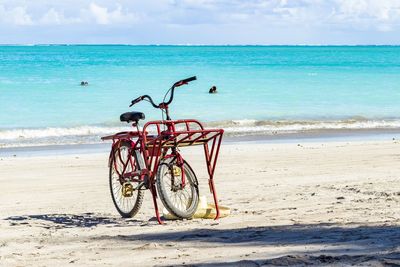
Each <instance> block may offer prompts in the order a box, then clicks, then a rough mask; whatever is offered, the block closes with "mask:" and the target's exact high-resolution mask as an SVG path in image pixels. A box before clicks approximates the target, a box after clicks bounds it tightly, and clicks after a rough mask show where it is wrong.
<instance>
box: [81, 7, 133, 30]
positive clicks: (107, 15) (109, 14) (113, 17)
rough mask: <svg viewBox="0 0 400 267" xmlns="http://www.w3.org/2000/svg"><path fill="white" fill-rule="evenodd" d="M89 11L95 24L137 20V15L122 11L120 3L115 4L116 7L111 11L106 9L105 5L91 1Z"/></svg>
mask: <svg viewBox="0 0 400 267" xmlns="http://www.w3.org/2000/svg"><path fill="white" fill-rule="evenodd" d="M89 11H90V13H91V14H92V15H93V17H94V19H95V21H96V23H97V24H103V25H107V24H119V23H131V22H135V21H137V17H136V16H134V15H133V14H132V13H128V12H123V11H122V7H121V5H117V7H116V9H114V10H112V11H111V10H108V8H107V7H102V6H100V5H97V4H95V3H91V4H90V5H89Z"/></svg>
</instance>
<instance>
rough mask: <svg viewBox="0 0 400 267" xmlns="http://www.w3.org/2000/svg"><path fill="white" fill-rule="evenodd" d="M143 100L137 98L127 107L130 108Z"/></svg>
mask: <svg viewBox="0 0 400 267" xmlns="http://www.w3.org/2000/svg"><path fill="white" fill-rule="evenodd" d="M142 100H143V96H139V97H138V98H136V99H134V100H132V102H131V104H130V105H129V107H132V106H133V105H135V104H137V103H139V102H140V101H142Z"/></svg>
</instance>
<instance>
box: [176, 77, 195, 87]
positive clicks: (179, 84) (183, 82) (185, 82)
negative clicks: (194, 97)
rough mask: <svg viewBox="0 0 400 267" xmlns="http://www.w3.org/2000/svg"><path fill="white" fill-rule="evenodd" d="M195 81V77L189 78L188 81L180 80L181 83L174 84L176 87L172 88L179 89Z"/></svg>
mask: <svg viewBox="0 0 400 267" xmlns="http://www.w3.org/2000/svg"><path fill="white" fill-rule="evenodd" d="M195 80H197V77H196V76H193V77H190V78H187V79H183V80H180V81H179V82H176V83H174V85H173V86H172V87H178V86H181V85H184V84H188V83H189V82H191V81H195Z"/></svg>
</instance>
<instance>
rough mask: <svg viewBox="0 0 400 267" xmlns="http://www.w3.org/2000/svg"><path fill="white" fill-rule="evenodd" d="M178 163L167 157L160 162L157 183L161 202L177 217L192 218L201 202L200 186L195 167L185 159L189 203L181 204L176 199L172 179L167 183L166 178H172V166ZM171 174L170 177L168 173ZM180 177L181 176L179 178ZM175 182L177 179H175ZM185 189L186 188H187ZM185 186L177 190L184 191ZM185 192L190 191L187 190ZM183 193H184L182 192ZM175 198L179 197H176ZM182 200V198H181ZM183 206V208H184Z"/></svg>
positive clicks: (184, 167)
mask: <svg viewBox="0 0 400 267" xmlns="http://www.w3.org/2000/svg"><path fill="white" fill-rule="evenodd" d="M173 165H176V160H175V159H166V160H162V161H161V162H160V165H159V167H158V171H157V178H156V183H157V191H158V193H159V195H160V199H161V202H162V203H163V204H164V207H165V208H166V209H167V210H168V211H169V212H170V213H171V214H172V215H174V216H175V217H178V218H180V219H191V218H192V217H193V215H194V213H195V212H196V210H197V206H198V204H199V186H198V182H197V178H196V175H195V173H194V171H193V169H192V168H191V167H190V165H189V164H188V163H187V162H186V161H184V164H183V169H184V172H185V180H186V183H185V188H186V189H187V188H189V189H190V194H188V198H187V202H188V203H187V205H179V204H178V203H177V201H174V199H173V198H174V197H172V196H173V195H172V193H170V191H173V189H172V181H171V183H170V184H169V186H166V185H168V183H167V180H166V179H171V178H172V177H171V166H173ZM168 173H169V174H170V175H169V177H167V176H166V174H168ZM178 179H179V178H178ZM174 184H175V181H174ZM186 189H185V190H186ZM183 190H184V188H181V189H177V191H181V193H182V192H183ZM185 192H188V191H187V190H186V191H185ZM182 194H183V193H182ZM175 200H177V198H176V197H175ZM180 200H182V199H181V198H180ZM182 208H183V209H182Z"/></svg>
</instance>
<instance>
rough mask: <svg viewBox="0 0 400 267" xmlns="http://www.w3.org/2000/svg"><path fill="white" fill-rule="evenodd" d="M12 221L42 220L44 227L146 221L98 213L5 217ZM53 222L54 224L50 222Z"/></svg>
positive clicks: (121, 224)
mask: <svg viewBox="0 0 400 267" xmlns="http://www.w3.org/2000/svg"><path fill="white" fill-rule="evenodd" d="M5 220H8V221H10V224H11V225H23V224H29V223H30V222H37V221H42V222H46V223H45V224H42V225H39V226H41V227H43V228H52V227H56V228H71V227H82V228H86V227H88V228H90V227H95V226H99V225H108V226H112V227H119V226H128V225H141V224H143V223H145V222H144V221H138V220H134V219H123V218H120V217H109V216H101V215H96V214H94V213H82V214H40V215H25V216H11V217H8V218H5ZM48 222H50V223H53V224H49V223H48Z"/></svg>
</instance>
